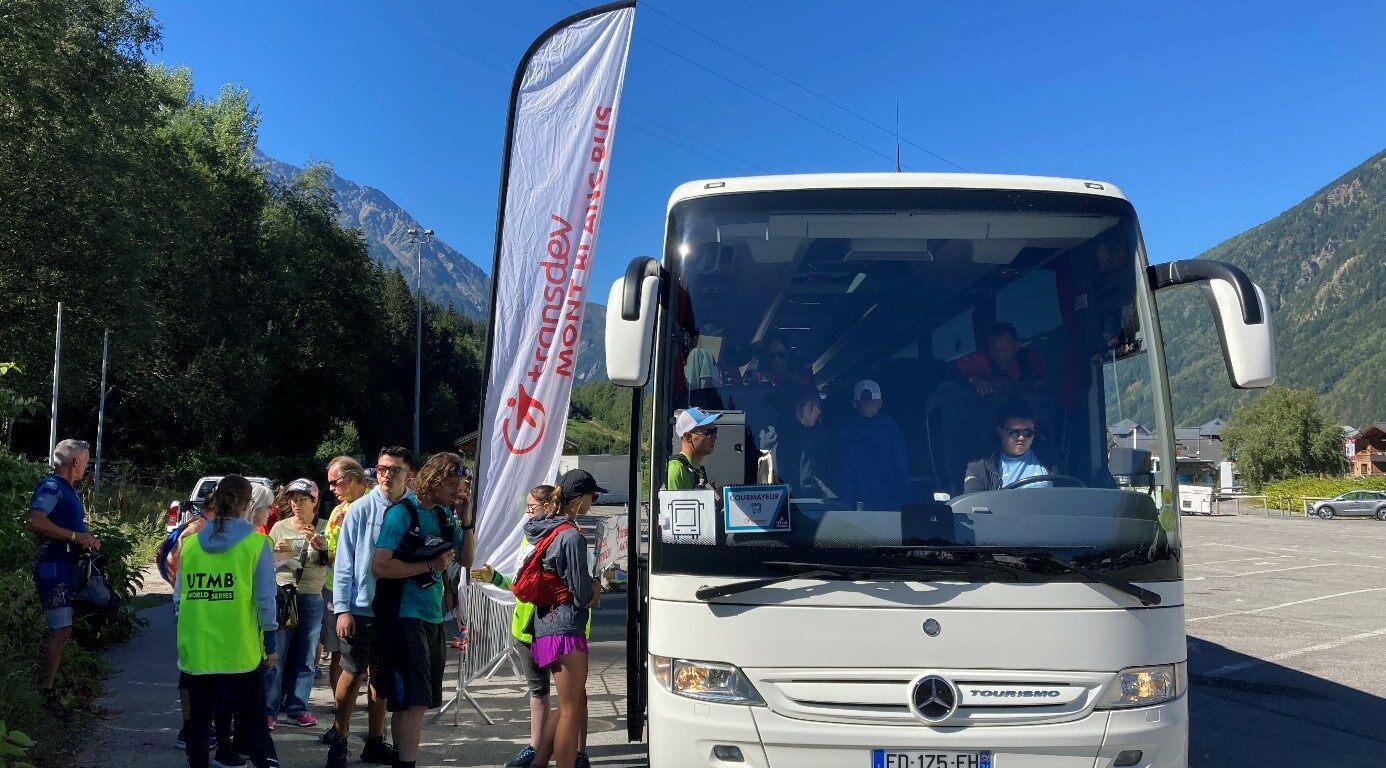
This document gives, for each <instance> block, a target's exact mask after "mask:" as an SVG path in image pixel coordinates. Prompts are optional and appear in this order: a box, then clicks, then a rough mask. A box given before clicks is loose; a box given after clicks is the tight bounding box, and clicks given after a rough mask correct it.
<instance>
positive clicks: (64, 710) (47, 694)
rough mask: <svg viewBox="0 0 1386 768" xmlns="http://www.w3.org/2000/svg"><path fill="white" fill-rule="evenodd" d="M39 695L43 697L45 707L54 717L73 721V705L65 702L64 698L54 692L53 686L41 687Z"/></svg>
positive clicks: (68, 721) (63, 720)
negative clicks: (70, 705)
mask: <svg viewBox="0 0 1386 768" xmlns="http://www.w3.org/2000/svg"><path fill="white" fill-rule="evenodd" d="M39 697H40V698H41V699H43V708H44V709H45V710H46V711H47V712H48V714H49V715H51V716H52V717H53V719H55V720H58V721H61V722H64V723H70V722H72V714H73V709H72V707H69V706H68V705H67V704H64V703H63V700H62V698H61V697H59V696H58V695H57V694H56V693H53V689H52V688H40V689H39Z"/></svg>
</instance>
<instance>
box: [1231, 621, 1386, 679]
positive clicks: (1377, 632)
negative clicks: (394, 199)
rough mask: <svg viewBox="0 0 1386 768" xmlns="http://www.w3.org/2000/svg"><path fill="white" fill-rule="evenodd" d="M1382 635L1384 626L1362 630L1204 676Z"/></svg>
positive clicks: (1242, 662) (1246, 667)
mask: <svg viewBox="0 0 1386 768" xmlns="http://www.w3.org/2000/svg"><path fill="white" fill-rule="evenodd" d="M1382 635H1386V627H1382V628H1381V629H1374V630H1372V631H1370V632H1360V633H1358V634H1355V635H1348V636H1347V637H1341V638H1338V639H1337V640H1332V641H1329V642H1327V643H1319V644H1318V645H1311V646H1309V647H1308V648H1296V649H1294V650H1292V651H1281V652H1280V653H1277V654H1273V655H1271V656H1269V657H1267V658H1264V659H1248V660H1246V661H1239V662H1237V663H1236V664H1227V665H1225V666H1221V667H1218V668H1217V669H1214V670H1212V671H1211V672H1208V673H1207V674H1205V675H1204V677H1224V676H1226V675H1230V674H1232V673H1233V672H1240V671H1242V670H1244V669H1249V668H1251V667H1256V666H1260V665H1261V664H1273V663H1275V662H1278V661H1284V660H1285V659H1292V658H1294V657H1296V656H1303V655H1304V654H1306V653H1318V652H1319V651H1329V650H1332V649H1334V648H1338V647H1340V646H1344V645H1347V644H1348V643H1355V642H1357V641H1358V640H1366V639H1368V638H1372V637H1380V636H1382Z"/></svg>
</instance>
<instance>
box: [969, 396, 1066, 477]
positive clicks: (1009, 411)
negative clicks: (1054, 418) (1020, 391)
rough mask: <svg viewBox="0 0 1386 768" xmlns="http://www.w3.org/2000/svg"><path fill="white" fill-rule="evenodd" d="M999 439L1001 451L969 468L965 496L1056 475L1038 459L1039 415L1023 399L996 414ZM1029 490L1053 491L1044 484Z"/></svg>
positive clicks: (1010, 402)
mask: <svg viewBox="0 0 1386 768" xmlns="http://www.w3.org/2000/svg"><path fill="white" fill-rule="evenodd" d="M996 437H997V439H998V440H999V441H1000V449H999V450H998V451H997V452H996V453H994V454H992V455H990V456H986V457H984V458H980V459H977V460H975V461H972V462H971V463H969V464H968V465H967V472H966V476H965V477H964V478H963V493H974V492H976V491H994V490H997V489H999V488H1004V487H1006V486H1008V485H1010V484H1012V483H1016V482H1019V481H1021V480H1024V479H1026V478H1030V477H1039V476H1040V475H1049V474H1053V473H1054V472H1053V470H1052V469H1050V465H1049V464H1048V463H1046V462H1044V461H1042V460H1041V459H1040V458H1039V457H1038V456H1036V455H1035V414H1034V411H1033V410H1032V409H1031V408H1030V404H1029V403H1027V402H1026V401H1025V400H1023V399H1021V398H1019V397H1012V398H1008V399H1007V400H1005V401H1004V402H1002V403H1001V405H1000V407H998V408H997V410H996ZM1024 487H1026V488H1050V487H1053V483H1051V482H1049V481H1048V480H1041V481H1039V482H1036V483H1030V484H1029V485H1026V486H1024Z"/></svg>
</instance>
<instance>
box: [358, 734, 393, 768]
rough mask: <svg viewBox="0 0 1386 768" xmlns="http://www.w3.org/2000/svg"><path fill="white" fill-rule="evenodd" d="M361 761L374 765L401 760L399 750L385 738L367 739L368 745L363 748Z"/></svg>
mask: <svg viewBox="0 0 1386 768" xmlns="http://www.w3.org/2000/svg"><path fill="white" fill-rule="evenodd" d="M361 762H363V763H370V764H372V765H394V764H395V763H397V762H399V750H398V749H395V746H394V745H393V744H387V743H385V740H384V739H366V747H365V749H362V750H361Z"/></svg>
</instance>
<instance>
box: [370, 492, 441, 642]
mask: <svg viewBox="0 0 1386 768" xmlns="http://www.w3.org/2000/svg"><path fill="white" fill-rule="evenodd" d="M442 509H443V513H444V515H445V516H446V517H447V518H448V519H450V520H452V521H453V522H452V526H453V544H461V543H462V529H461V528H460V527H459V526H458V525H457V521H456V519H455V518H453V515H452V510H449V509H446V508H442ZM409 522H410V520H409V508H408V507H406V506H405V505H403V504H399V503H396V504H394V505H392V506H391V507H390V508H389V509H387V510H385V520H384V522H382V523H381V524H380V538H379V539H377V540H376V542H375V546H376V547H377V548H382V549H389V550H393V549H395V548H396V547H398V546H399V545H400V542H401V541H403V540H404V534H405V532H407V531H408V530H409ZM419 532H420V533H422V534H423V536H424V538H427V537H429V536H439V537H441V536H442V535H443V532H442V531H441V530H439V528H438V515H437V514H436V513H435V512H434V511H433V509H431V508H429V507H425V506H423V505H419ZM399 615H400V618H402V619H418V620H420V621H427V622H429V623H431V624H438V623H439V622H441V621H442V620H443V582H442V581H441V580H439V581H436V582H434V583H433V584H432V585H431V586H428V587H424V586H420V584H419V582H418V579H414V578H409V579H406V580H405V582H404V592H403V594H401V595H400V605H399Z"/></svg>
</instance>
